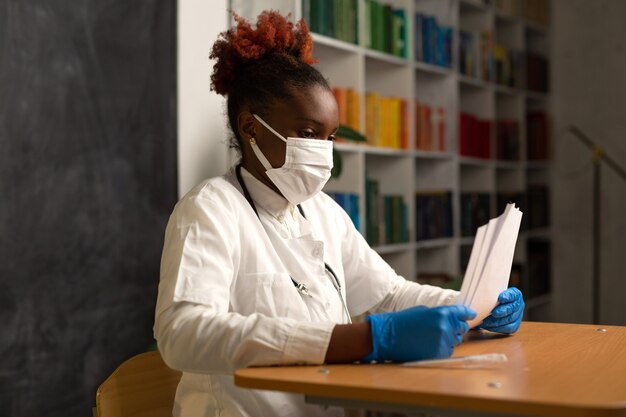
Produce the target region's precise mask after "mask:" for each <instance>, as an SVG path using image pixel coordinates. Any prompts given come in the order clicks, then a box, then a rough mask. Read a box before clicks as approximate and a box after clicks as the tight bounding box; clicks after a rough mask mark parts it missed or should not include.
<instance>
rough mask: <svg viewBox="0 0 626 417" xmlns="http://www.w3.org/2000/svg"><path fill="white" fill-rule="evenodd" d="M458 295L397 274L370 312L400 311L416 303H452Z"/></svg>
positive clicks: (455, 292)
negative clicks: (383, 296)
mask: <svg viewBox="0 0 626 417" xmlns="http://www.w3.org/2000/svg"><path fill="white" fill-rule="evenodd" d="M458 296H459V293H458V291H454V290H448V289H443V288H440V287H436V286H432V285H423V284H418V283H416V282H411V281H407V280H406V279H404V278H402V277H400V276H399V277H398V279H394V280H393V283H392V285H391V290H390V291H389V293H388V294H387V296H386V297H385V298H384V299H383V300H382V301H381V302H380V303H379V304H377V305H376V306H374V307H373V308H372V309H371V310H370V312H372V313H378V312H385V311H400V310H404V309H406V308H409V307H414V306H418V305H422V306H426V307H436V306H442V305H453V304H455V303H456V300H457V298H458Z"/></svg>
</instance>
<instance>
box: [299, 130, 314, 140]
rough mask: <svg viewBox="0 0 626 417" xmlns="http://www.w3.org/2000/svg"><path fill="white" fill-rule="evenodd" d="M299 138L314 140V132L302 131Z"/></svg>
mask: <svg viewBox="0 0 626 417" xmlns="http://www.w3.org/2000/svg"><path fill="white" fill-rule="evenodd" d="M300 137H301V138H305V139H312V138H315V132H312V131H310V130H302V131H300Z"/></svg>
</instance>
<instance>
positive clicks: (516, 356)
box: [235, 322, 626, 417]
mask: <svg viewBox="0 0 626 417" xmlns="http://www.w3.org/2000/svg"><path fill="white" fill-rule="evenodd" d="M599 328H603V329H606V332H600V331H598V330H597V329H599ZM495 352H502V353H505V354H506V355H507V356H508V359H509V361H508V362H507V363H505V364H501V365H499V366H498V367H497V368H493V369H433V368H408V367H402V366H400V365H397V364H384V365H327V366H323V367H322V366H285V367H282V366H281V367H263V368H246V369H239V370H237V371H236V372H235V384H236V385H238V386H240V387H246V388H256V389H267V390H277V391H286V392H294V393H302V394H306V395H309V396H315V397H330V398H342V399H347V400H358V401H373V402H379V403H395V404H405V405H412V406H420V407H435V408H440V409H457V410H459V409H461V410H467V411H478V412H496V413H511V414H525V415H534V416H564V417H578V416H611V417H613V416H620V417H624V416H626V327H623V326H596V325H581V324H561V323H558V324H557V323H537V322H523V323H522V326H521V328H520V330H519V331H518V332H517V333H516V334H515V335H513V336H501V335H495V334H492V333H488V332H482V331H481V332H474V331H472V332H470V334H469V335H468V336H467V337H466V341H465V342H464V343H462V344H461V345H460V346H458V347H457V348H456V350H455V352H454V355H453V356H464V355H476V354H482V353H495ZM321 368H326V369H328V370H329V371H330V372H328V373H322V372H320V369H321ZM495 381H497V382H498V383H499V384H500V387H499V388H494V387H492V386H490V385H494V384H493V382H495Z"/></svg>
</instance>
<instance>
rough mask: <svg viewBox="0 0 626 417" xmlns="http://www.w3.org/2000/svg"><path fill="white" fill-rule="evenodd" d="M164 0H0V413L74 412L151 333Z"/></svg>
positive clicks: (172, 184)
mask: <svg viewBox="0 0 626 417" xmlns="http://www.w3.org/2000/svg"><path fill="white" fill-rule="evenodd" d="M175 48H176V3H175V1H174V0H170V1H167V0H80V1H76V0H0V416H3V417H8V416H47V417H51V416H59V417H60V416H63V417H67V416H83V417H84V416H90V415H91V407H92V406H93V405H94V403H95V390H96V388H97V386H98V385H99V384H100V383H101V382H102V381H103V380H104V378H105V377H106V376H107V375H108V374H109V373H110V372H111V371H112V370H113V369H115V367H116V366H117V365H118V364H119V363H120V362H121V361H122V360H124V359H126V358H128V357H130V356H132V355H134V354H136V353H139V352H141V351H144V350H146V349H147V348H148V346H149V345H150V344H151V343H152V323H153V315H154V305H155V300H156V292H157V285H158V274H159V261H160V254H161V249H162V242H163V232H164V228H165V223H166V221H167V218H168V216H169V213H170V212H171V210H172V207H173V205H174V203H175V200H176V195H177V188H176V187H177V186H176V184H177V178H176V175H177V174H176V169H177V167H176V101H175V100H176V50H175Z"/></svg>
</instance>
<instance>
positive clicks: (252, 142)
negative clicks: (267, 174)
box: [250, 138, 274, 171]
mask: <svg viewBox="0 0 626 417" xmlns="http://www.w3.org/2000/svg"><path fill="white" fill-rule="evenodd" d="M250 147H251V148H252V151H253V152H254V154H255V155H256V157H257V159H258V160H259V161H260V162H261V165H263V167H265V170H266V171H269V170H270V169H274V167H273V166H272V164H270V161H268V160H267V158H266V157H265V155H263V152H261V149H259V145H257V144H256V139H255V138H250Z"/></svg>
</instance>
